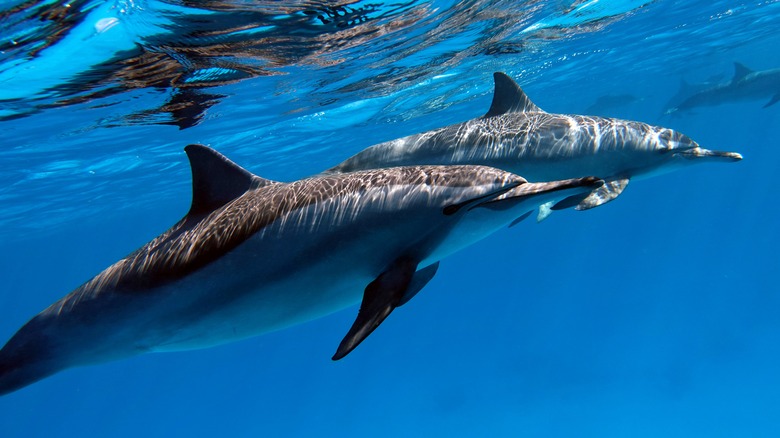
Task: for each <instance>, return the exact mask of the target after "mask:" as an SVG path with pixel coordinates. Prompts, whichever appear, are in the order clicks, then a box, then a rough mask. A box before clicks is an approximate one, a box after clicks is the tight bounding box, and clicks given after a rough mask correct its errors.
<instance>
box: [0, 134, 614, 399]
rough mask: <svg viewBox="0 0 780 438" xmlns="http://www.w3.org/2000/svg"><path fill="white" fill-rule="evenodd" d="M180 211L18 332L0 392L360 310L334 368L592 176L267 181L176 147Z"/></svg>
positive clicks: (376, 175) (444, 173)
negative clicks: (452, 262)
mask: <svg viewBox="0 0 780 438" xmlns="http://www.w3.org/2000/svg"><path fill="white" fill-rule="evenodd" d="M186 151H187V155H188V156H189V159H190V164H191V167H192V186H193V196H192V206H191V208H190V211H189V212H188V213H187V215H186V216H184V218H183V219H182V220H181V221H179V223H177V224H176V225H174V226H173V227H172V228H171V229H170V230H168V231H166V232H165V233H163V234H162V235H160V236H158V237H157V238H155V239H154V240H152V241H151V242H149V243H148V244H146V245H144V246H143V247H141V248H140V249H138V250H137V251H135V252H134V253H132V254H130V255H129V256H128V257H126V258H124V259H122V260H120V261H118V262H116V263H115V264H113V265H112V266H110V267H109V268H107V269H106V270H104V271H103V272H101V273H100V274H98V275H97V276H96V277H94V278H93V279H91V280H90V281H88V282H86V283H85V284H84V285H82V286H81V287H79V288H77V289H76V290H74V291H73V292H71V293H70V294H69V295H67V296H65V297H64V298H62V299H61V300H59V301H57V302H56V303H54V304H52V305H51V306H49V307H48V308H47V309H46V310H44V311H42V312H41V313H39V314H38V315H37V316H35V317H34V318H32V319H31V320H30V321H29V322H28V323H27V324H25V325H24V326H23V327H22V328H21V329H20V330H19V331H18V332H17V333H16V334H15V335H14V336H13V337H12V338H11V339H10V340H9V341H8V343H7V344H6V345H5V346H4V347H3V348H2V350H0V394H6V393H9V392H12V391H14V390H17V389H19V388H21V387H24V386H26V385H29V384H31V383H33V382H35V381H37V380H40V379H42V378H44V377H46V376H49V375H51V374H54V373H56V372H58V371H61V370H63V369H66V368H69V367H73V366H79V365H86V364H94V363H100V362H105V361H110V360H114V359H121V358H124V357H129V356H134V355H138V354H142V353H148V352H154V351H171V350H185V349H193V348H204V347H209V346H213V345H217V344H222V343H225V342H230V341H235V340H238V339H242V338H246V337H250V336H254V335H258V334H261V333H265V332H269V331H272V330H276V329H281V328H283V327H287V326H290V325H293V324H296V323H300V322H303V321H307V320H311V319H314V318H317V317H320V316H323V315H326V314H329V313H331V312H334V311H337V310H339V309H342V308H345V307H347V306H349V305H352V304H354V303H356V302H358V301H360V299H361V296H362V304H361V306H360V311H359V312H358V316H357V319H356V320H355V322H354V324H353V326H352V328H351V329H350V330H349V332H348V333H347V335H346V336H345V337H344V339H343V341H342V342H341V344H340V345H339V347H338V350H337V351H336V354H335V355H334V356H333V359H334V360H337V359H340V358H342V357H344V356H345V355H347V354H348V353H349V352H350V351H352V349H354V348H355V347H356V346H357V345H358V344H359V343H360V342H361V341H362V340H363V339H365V338H366V337H367V336H368V335H369V334H370V333H371V332H372V331H373V330H374V329H375V328H376V327H377V326H379V324H380V323H381V322H382V321H383V320H384V319H385V318H386V317H387V316H388V315H389V314H390V312H392V311H393V309H394V308H396V307H398V306H401V305H403V304H404V303H406V302H407V301H409V300H410V299H411V298H412V297H413V296H414V295H415V294H416V293H417V292H418V291H419V290H420V289H422V288H423V287H424V286H425V284H426V283H428V281H429V280H430V279H431V278H432V277H433V276H434V274H435V273H436V270H437V267H438V261H439V260H440V259H441V258H443V257H445V256H447V255H448V254H450V253H452V252H454V251H457V250H459V249H461V248H463V247H464V246H466V245H469V244H471V243H473V242H475V241H477V240H479V239H481V238H483V237H485V236H487V235H488V234H490V233H492V232H493V231H495V230H496V229H498V228H499V227H502V226H506V225H507V224H509V223H511V222H512V221H513V220H515V219H516V218H518V217H519V216H522V215H523V214H524V213H525V212H528V211H531V210H533V209H534V208H536V207H537V206H538V205H539V204H540V203H542V202H547V201H548V200H550V199H553V198H561V197H563V198H564V199H566V197H569V196H574V197H575V198H576V197H578V196H579V197H582V196H585V195H587V193H589V192H590V191H591V190H592V189H593V187H595V186H598V185H600V184H601V181H600V180H597V179H596V178H580V179H569V180H565V181H556V182H547V183H536V184H535V183H528V182H526V180H525V179H523V178H521V177H519V176H517V175H514V174H511V173H509V172H505V171H501V170H498V169H493V168H489V167H484V166H416V167H399V168H392V169H379V170H368V171H364V172H356V173H352V174H349V175H334V176H323V177H315V178H309V179H304V180H301V181H296V182H293V183H289V184H285V183H277V182H273V181H269V180H266V179H262V178H260V177H258V176H255V175H253V174H251V173H249V172H247V171H246V170H244V169H242V168H241V167H239V166H238V165H236V164H234V163H233V162H232V161H230V160H228V159H227V158H225V157H224V156H222V155H220V154H218V153H217V152H215V151H213V150H212V149H210V148H207V147H205V146H200V145H190V146H188V147H187V148H186Z"/></svg>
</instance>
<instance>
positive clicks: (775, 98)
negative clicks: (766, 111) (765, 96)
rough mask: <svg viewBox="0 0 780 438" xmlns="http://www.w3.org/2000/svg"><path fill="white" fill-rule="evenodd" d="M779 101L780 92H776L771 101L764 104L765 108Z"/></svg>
mask: <svg viewBox="0 0 780 438" xmlns="http://www.w3.org/2000/svg"><path fill="white" fill-rule="evenodd" d="M777 102H780V93H777V94H775V95H774V96H772V98H771V99H769V102H767V103H766V105H764V108H769V107H770V106H772V105H774V104H776V103H777Z"/></svg>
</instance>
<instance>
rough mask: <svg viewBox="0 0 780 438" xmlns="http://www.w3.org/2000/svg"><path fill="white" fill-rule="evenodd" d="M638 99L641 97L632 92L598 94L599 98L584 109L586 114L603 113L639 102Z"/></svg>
mask: <svg viewBox="0 0 780 438" xmlns="http://www.w3.org/2000/svg"><path fill="white" fill-rule="evenodd" d="M640 100H642V99H640V98H638V97H636V96H634V95H633V94H607V95H605V96H599V98H598V99H596V101H595V102H593V104H592V105H591V106H589V107H588V108H587V109H585V111H586V112H587V113H588V114H594V115H605V114H606V113H609V112H611V111H614V110H615V109H616V108H620V107H624V106H626V105H630V104H632V103H636V102H639V101H640Z"/></svg>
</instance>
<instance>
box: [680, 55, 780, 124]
mask: <svg viewBox="0 0 780 438" xmlns="http://www.w3.org/2000/svg"><path fill="white" fill-rule="evenodd" d="M767 98H768V99H769V100H768V101H767V103H766V104H765V105H764V108H768V107H770V106H772V105H774V104H776V103H777V102H780V68H775V69H771V70H761V71H753V70H751V69H749V68H748V67H745V66H744V65H742V64H740V63H738V62H735V63H734V77H733V78H732V79H731V82H728V83H723V84H718V85H714V86H711V87H706V88H704V89H702V90H699V91H697V92H695V93H693V94H692V95H691V96H688V97H687V98H686V99H684V100H683V101H682V102H680V103H679V104H678V105H677V106H676V107H673V108H669V109H667V110H666V113H667V114H672V113H675V112H678V111H689V110H692V109H694V108H698V107H703V106H716V105H722V104H726V103H733V102H739V101H746V100H761V99H767Z"/></svg>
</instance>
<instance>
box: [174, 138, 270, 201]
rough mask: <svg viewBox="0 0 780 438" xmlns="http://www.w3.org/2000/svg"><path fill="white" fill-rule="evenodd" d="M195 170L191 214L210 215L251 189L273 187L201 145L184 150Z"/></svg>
mask: <svg viewBox="0 0 780 438" xmlns="http://www.w3.org/2000/svg"><path fill="white" fill-rule="evenodd" d="M184 151H185V152H187V157H188V158H189V159H190V168H191V169H192V206H191V207H190V211H189V213H187V214H188V215H193V214H207V213H210V212H212V211H214V210H215V209H217V208H219V207H222V206H223V205H225V204H227V203H228V202H230V201H232V200H233V199H236V198H238V197H239V196H241V195H242V194H244V192H246V191H247V190H249V189H253V188H258V187H263V186H266V185H269V184H274V182H273V181H271V180H267V179H264V178H260V177H259V176H257V175H254V174H252V173H251V172H249V171H248V170H246V169H244V168H243V167H241V166H239V165H238V164H236V163H234V162H232V161H230V160H229V159H228V158H227V157H225V156H224V155H222V154H220V153H219V152H217V151H215V150H214V149H211V148H210V147H208V146H204V145H202V144H191V145H188V146H187V147H185V148H184Z"/></svg>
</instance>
